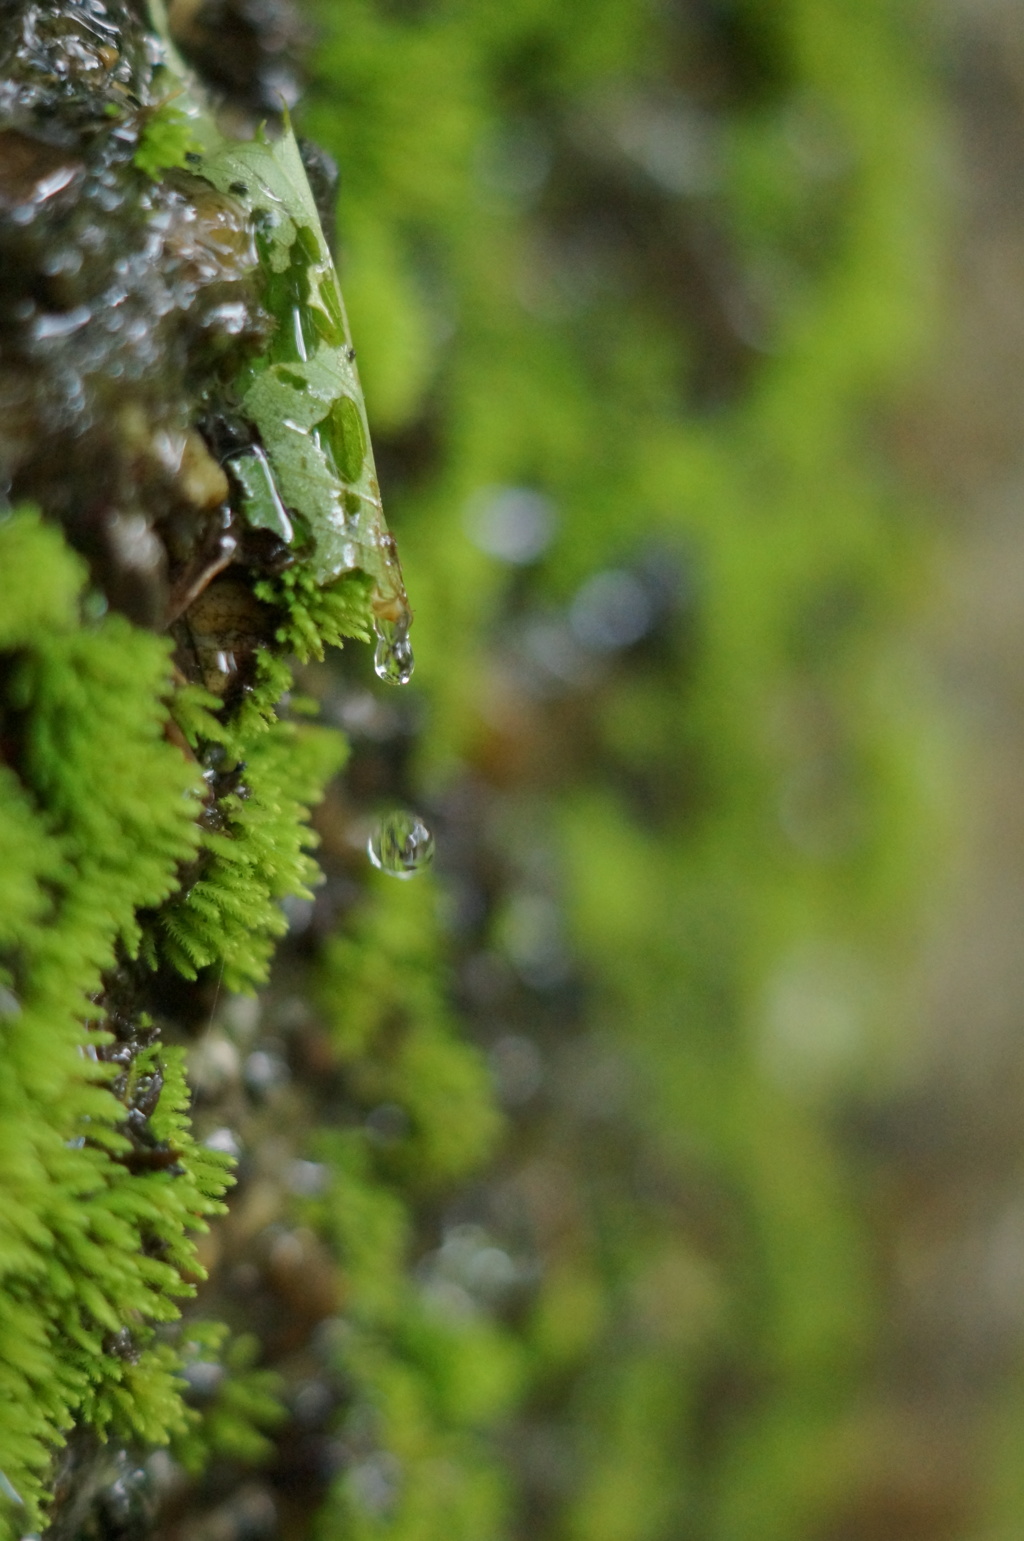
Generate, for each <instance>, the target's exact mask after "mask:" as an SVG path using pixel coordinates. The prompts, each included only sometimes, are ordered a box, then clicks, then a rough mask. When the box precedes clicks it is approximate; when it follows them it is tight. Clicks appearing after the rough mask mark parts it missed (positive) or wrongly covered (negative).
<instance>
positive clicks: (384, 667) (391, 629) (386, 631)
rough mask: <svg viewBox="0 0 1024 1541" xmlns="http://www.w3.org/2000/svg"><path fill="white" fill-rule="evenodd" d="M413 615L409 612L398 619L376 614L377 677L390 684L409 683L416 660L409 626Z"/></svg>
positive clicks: (375, 657)
mask: <svg viewBox="0 0 1024 1541" xmlns="http://www.w3.org/2000/svg"><path fill="white" fill-rule="evenodd" d="M411 623H412V616H411V615H409V614H408V612H407V613H406V614H405V615H403V616H402V617H401V618H400V619H399V620H397V621H390V620H387V619H385V617H383V616H380V615H378V616H374V620H373V629H374V631H375V632H376V634H377V649H376V652H375V653H374V655H373V667H374V670H375V672H376V675H377V678H378V679H381V680H387V682H388V684H389V685H408V683H409V681H410V680H411V679H412V671H413V669H414V668H415V666H416V660H415V659H414V658H413V656H412V643H411V642H410V641H409V627H410V625H411Z"/></svg>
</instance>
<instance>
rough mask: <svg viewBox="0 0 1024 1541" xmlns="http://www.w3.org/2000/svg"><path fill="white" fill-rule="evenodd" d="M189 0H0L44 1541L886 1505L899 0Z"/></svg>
mask: <svg viewBox="0 0 1024 1541" xmlns="http://www.w3.org/2000/svg"><path fill="white" fill-rule="evenodd" d="M166 12H167V18H168V26H169V32H170V36H171V37H172V39H173V45H174V49H176V50H180V56H179V54H178V53H176V52H174V51H173V50H172V51H171V52H168V50H167V40H166V39H165V38H164V37H162V35H161V34H160V33H159V32H158V31H157V30H154V28H153V26H152V24H151V23H152V20H153V18H151V17H150V16H149V13H148V11H147V10H146V9H145V8H144V7H143V6H142V4H141V0H140V3H137V4H136V3H132V4H127V3H125V4H118V3H117V0H74V3H72V0H58V3H56V4H47V5H42V4H28V3H21V0H13V3H8V4H5V5H3V6H2V7H0V465H2V473H3V478H4V486H3V489H2V490H3V494H4V510H3V513H2V514H0V851H2V853H3V854H2V859H0V1193H2V1194H3V1195H4V1199H3V1203H2V1204H0V1538H2V1541H7V1538H8V1537H10V1538H12V1541H13V1538H16V1537H21V1536H26V1535H35V1534H39V1533H41V1532H43V1531H48V1533H49V1534H50V1535H51V1536H52V1537H53V1538H56V1541H136V1538H140V1541H141V1538H149V1537H160V1538H165V1537H166V1538H168V1541H171V1538H173V1541H271V1538H274V1537H277V1536H280V1537H283V1538H288V1541H292V1538H294V1541H300V1538H302V1541H306V1538H309V1541H313V1538H322V1541H499V1538H501V1541H510V1538H515V1537H521V1538H523V1541H526V1538H530V1541H534V1538H550V1541H682V1538H689V1537H693V1538H694V1541H709V1538H710V1541H748V1538H749V1537H752V1536H756V1537H757V1538H758V1541H819V1538H820V1537H822V1536H832V1535H840V1534H841V1535H843V1536H846V1535H850V1536H854V1535H859V1534H861V1531H859V1530H858V1529H857V1524H858V1520H857V1515H858V1513H859V1512H860V1511H859V1508H858V1505H860V1504H861V1501H862V1499H863V1502H864V1504H865V1505H866V1506H867V1510H868V1511H870V1503H871V1499H872V1495H873V1494H874V1493H875V1491H876V1482H875V1479H876V1476H877V1471H876V1470H875V1467H874V1466H873V1464H872V1461H873V1459H874V1458H873V1457H872V1455H871V1453H870V1452H871V1450H872V1449H873V1448H875V1447H874V1446H873V1445H872V1442H871V1438H870V1429H869V1430H868V1433H867V1434H866V1433H865V1430H864V1424H863V1422H862V1421H861V1420H862V1418H863V1416H864V1415H863V1386H864V1367H865V1365H866V1364H868V1363H869V1362H870V1359H871V1354H872V1352H873V1345H874V1343H875V1338H874V1336H873V1334H874V1332H875V1323H876V1316H877V1309H878V1307H877V1299H876V1297H875V1294H874V1292H873V1285H872V1280H871V1279H870V1278H869V1277H868V1272H869V1271H868V1270H867V1269H866V1267H865V1266H864V1257H865V1251H864V1246H863V1238H864V1234H865V1230H866V1228H867V1227H868V1223H869V1222H868V1219H867V1218H866V1216H865V1212H864V1206H863V1205H862V1203H861V1200H860V1196H859V1189H858V1183H859V1178H858V1172H859V1171H860V1170H861V1167H860V1166H859V1165H858V1162H862V1159H863V1153H859V1152H858V1151H857V1150H856V1149H854V1148H853V1144H852V1141H851V1139H850V1138H847V1136H845V1135H840V1134H837V1132H836V1131H837V1129H842V1130H848V1129H849V1128H851V1127H853V1125H854V1124H855V1122H856V1120H855V1118H854V1117H853V1116H852V1112H855V1111H856V1109H857V1107H858V1106H859V1102H858V1098H867V1097H868V1096H869V1094H870V1086H871V1084H872V1082H871V1074H872V1072H871V1067H870V1064H869V1062H870V1061H871V1060H872V1057H873V1055H875V1053H876V1051H878V1049H879V1043H880V1042H881V1041H882V1038H881V1029H880V1018H881V1016H882V1015H884V1013H882V1012H881V1011H880V1008H879V1006H878V1002H879V1001H880V1000H883V999H884V998H885V995H886V991H885V980H886V978H887V977H888V976H887V975H886V972H885V971H886V968H887V967H888V964H889V961H890V960H891V954H892V951H893V949H894V948H895V947H896V946H897V944H898V939H899V935H900V934H902V933H901V927H902V926H903V925H904V924H905V921H906V916H907V914H909V912H910V909H911V908H912V906H911V905H910V903H909V901H908V887H909V885H910V879H909V878H908V877H907V876H906V874H907V873H911V872H915V871H918V870H920V868H921V865H922V854H921V853H922V848H923V846H924V844H925V842H924V839H923V836H922V829H923V827H924V825H925V824H926V823H927V816H926V812H922V808H923V807H925V806H926V804H927V798H926V797H924V796H923V794H922V793H921V784H922V783H921V776H920V774H919V770H920V761H921V758H922V756H923V755H924V753H925V751H926V748H927V744H928V728H927V725H925V724H922V723H921V722H920V721H919V720H918V718H917V717H916V716H915V713H914V711H912V710H910V709H908V706H907V699H906V696H905V695H901V694H900V689H901V687H900V681H901V680H902V679H903V678H904V671H905V660H904V658H903V655H902V653H901V648H900V642H899V635H898V634H899V625H900V617H901V615H902V614H903V611H904V609H905V608H906V606H907V604H908V603H909V598H908V596H909V591H910V590H911V589H912V588H913V585H914V582H915V581H916V574H917V572H918V568H917V565H916V564H917V561H918V551H919V544H920V532H919V531H918V530H917V528H916V526H915V523H914V518H913V517H912V516H910V515H908V513H907V511H906V509H905V508H904V506H903V504H902V502H901V494H900V493H899V491H898V489H897V488H895V487H894V485H893V482H892V480H891V478H890V476H889V474H888V472H887V471H885V470H884V469H883V468H882V467H881V465H880V462H879V456H878V452H877V439H876V437H874V435H875V434H876V430H877V414H878V412H880V410H881V408H880V407H879V403H880V402H883V401H884V400H885V398H886V393H887V392H889V391H890V390H891V389H892V387H893V384H894V382H896V381H898V380H899V379H900V378H901V372H902V371H903V370H904V369H905V368H906V362H907V360H908V359H909V358H911V357H912V356H913V355H914V352H915V348H916V347H917V344H918V341H919V339H918V336H917V333H916V331H915V323H914V322H913V321H912V319H910V318H912V317H913V316H914V315H916V314H917V312H916V309H915V306H916V304H917V299H918V297H919V295H920V292H921V288H922V284H923V283H924V277H923V275H926V274H927V273H928V271H929V264H930V263H931V262H933V260H934V251H933V240H932V235H931V229H932V226H931V223H930V221H931V217H932V216H931V211H930V206H929V191H928V189H929V179H928V174H927V171H926V169H924V168H925V163H926V160H927V157H926V156H925V155H924V154H923V153H922V149H921V146H922V143H923V141H924V137H925V134H926V129H927V127H928V125H929V124H930V122H931V117H930V113H931V110H932V109H931V104H930V102H929V99H928V90H927V86H926V83H925V81H924V77H923V71H922V60H923V57H924V53H923V50H922V47H921V36H920V33H919V31H918V30H917V27H916V23H915V21H914V17H913V15H912V14H911V12H912V8H906V9H902V10H899V11H898V14H896V12H894V8H892V7H890V6H887V5H884V4H881V3H875V0H870V3H868V4H863V5H860V4H858V5H847V4H845V3H843V0H828V3H827V4H820V3H818V0H786V3H784V4H781V5H767V4H764V5H762V4H760V3H758V0H742V3H737V4H732V3H723V4H721V5H719V4H714V5H707V4H704V3H697V0H694V3H689V0H679V3H674V4H668V5H659V6H652V7H650V8H649V9H648V8H646V7H643V6H639V5H628V4H625V3H624V0H601V3H599V4H595V5H593V6H586V7H582V6H581V7H575V6H561V7H559V6H557V5H554V6H553V5H549V4H534V3H533V0H519V3H517V4H515V5H505V4H501V5H497V4H495V5H490V4H481V5H475V6H471V7H460V6H457V5H446V4H437V5H433V4H419V3H405V0H403V3H394V0H343V3H340V4H335V3H333V0H332V3H326V0H325V3H323V4H320V3H313V0H310V3H309V4H308V5H307V6H305V7H302V8H301V9H300V8H296V7H293V6H292V5H290V4H288V3H286V0H260V3H258V4H257V3H251V0H203V3H201V4H200V3H194V0H173V3H171V4H169V5H168V6H167V7H166ZM162 15H163V12H162V11H161V16H162ZM161 26H162V22H161ZM181 58H184V60H185V61H186V65H182V63H181ZM186 67H187V68H190V69H191V70H193V71H195V72H196V74H195V76H194V77H189V76H186V74H185V73H184V70H185V68H186ZM303 70H305V71H306V73H307V75H308V82H307V89H306V90H305V92H304V94H302V93H300V91H299V82H300V80H301V78H302V73H303ZM193 80H194V81H195V82H196V84H195V85H194V88H193V85H192V84H189V82H190V81H193ZM183 82H184V83H185V84H186V90H185V91H184V92H183V93H182V94H181V95H177V94H176V93H178V92H179V90H180V88H181V86H182V83H183ZM197 103H198V106H197V105H196V104H197ZM425 104H429V111H427V110H426V107H425ZM285 106H286V107H288V108H289V109H294V110H295V116H296V122H297V123H298V125H299V127H300V129H302V130H303V131H308V132H309V133H310V134H311V135H312V137H313V139H315V140H316V141H317V143H322V144H323V146H324V147H325V148H324V150H323V151H319V150H316V149H315V148H314V147H313V146H312V145H309V144H307V143H306V142H305V141H302V149H301V157H302V160H303V162H304V164H305V167H306V169H307V171H308V174H309V177H310V182H311V184H312V191H310V190H304V191H303V192H302V193H301V197H300V201H299V204H295V203H294V197H295V195H294V193H293V190H292V188H291V184H289V186H281V185H279V184H277V183H275V180H274V179H275V178H277V177H278V176H279V174H280V173H281V168H282V166H283V165H284V159H285V152H283V151H282V152H280V154H278V156H277V158H276V159H275V158H274V157H273V156H272V155H271V152H270V150H269V149H268V147H267V143H268V142H265V141H261V140H260V138H259V132H260V123H261V121H262V120H263V119H270V120H272V121H271V123H270V125H269V132H270V138H271V139H272V138H273V133H274V131H275V128H276V127H280V126H281V125H280V123H279V118H280V117H281V116H283V114H282V108H283V107H285ZM222 134H223V135H224V136H227V137H226V138H222V137H221V135H222ZM229 141H230V142H234V143H235V144H236V148H235V149H232V148H231V145H230V143H229ZM282 142H284V141H282ZM287 143H288V145H289V149H288V151H287V155H288V156H291V155H292V150H291V148H290V146H291V141H287ZM254 146H255V147H256V148H253V147H254ZM298 153H299V152H298V151H297V150H296V151H295V154H298ZM332 155H333V156H334V157H336V159H337V162H338V164H339V165H340V166H341V172H342V188H343V201H342V219H341V249H342V257H343V263H342V272H343V277H344V287H345V295H346V299H347V300H348V302H349V303H350V305H351V307H352V314H353V321H354V323H355V343H356V344H358V348H359V364H360V367H361V368H362V370H363V375H364V378H365V381H366V385H367V393H368V400H369V406H370V409H371V410H370V422H371V424H372V425H373V427H374V443H375V447H376V450H377V455H378V461H379V464H380V467H381V474H382V480H383V482H384V488H385V493H386V495H387V499H388V507H389V510H390V509H392V508H394V509H397V510H398V511H399V512H398V514H397V516H396V523H400V527H401V544H402V554H403V559H404V561H405V562H406V564H407V568H408V570H409V574H410V588H411V590H412V592H413V598H414V601H415V603H416V605H417V611H418V616H417V630H418V631H420V633H421V637H422V647H421V648H420V652H421V655H422V656H421V661H420V665H419V673H418V675H417V681H420V682H422V683H421V684H420V685H419V687H417V685H416V684H414V686H413V687H412V690H411V691H409V692H405V693H402V692H391V693H388V691H387V688H386V687H383V686H382V687H380V688H378V686H377V684H376V681H375V680H374V678H373V675H372V671H371V669H370V667H369V664H368V650H367V649H366V648H365V647H363V646H362V645H361V643H362V641H364V640H366V639H367V638H368V637H369V635H370V632H371V628H372V626H373V624H374V622H375V621H376V622H377V624H378V625H381V624H383V625H384V626H385V627H386V626H392V627H394V626H397V627H398V630H399V634H400V635H399V641H401V640H402V637H403V635H404V633H402V627H403V626H404V624H405V621H404V615H405V612H404V611H403V609H402V604H404V590H400V585H401V575H400V571H398V570H397V569H396V568H395V566H394V562H395V557H394V548H393V546H392V545H391V544H390V542H389V538H388V537H387V532H386V527H384V526H383V525H382V524H380V522H379V518H380V513H379V506H378V503H377V502H376V501H375V500H376V499H377V490H376V480H375V473H374V471H373V462H372V454H371V451H370V449H369V440H368V438H367V419H366V416H365V414H364V412H363V408H362V397H361V394H358V396H357V395H356V394H353V392H354V389H355V388H354V386H353V384H352V382H353V381H354V364H355V360H354V358H352V357H350V353H351V352H352V350H353V346H354V343H353V337H352V335H351V334H350V333H349V332H348V329H347V321H346V319H345V316H344V307H343V306H342V305H341V301H340V293H339V295H338V300H337V306H336V305H335V301H334V297H333V290H332V289H331V288H330V285H331V283H333V278H332V277H330V276H328V275H329V266H328V258H327V246H326V239H325V236H324V234H323V233H322V232H321V231H320V229H319V226H318V225H316V224H315V222H309V210H310V208H311V207H312V203H313V200H314V199H315V200H316V201H317V202H318V203H319V206H320V208H321V210H322V212H323V214H324V217H325V220H326V222H327V223H328V224H329V222H330V205H331V185H332V180H333V173H332V169H331V168H332V162H331V156H332ZM246 157H249V159H248V161H247V160H246ZM290 164H291V163H290ZM293 169H294V167H293ZM291 175H292V173H291V172H289V177H290V176H291ZM271 184H273V185H274V186H277V189H278V190H277V193H273V191H272V187H271ZM261 189H262V191H261ZM268 189H270V192H268ZM268 214H269V215H270V216H271V217H270V218H267V215H268ZM328 234H330V232H329V231H328ZM284 318H286V319H287V323H288V324H287V325H285V324H283V319H284ZM325 347H326V348H329V349H330V350H332V351H331V352H330V357H329V360H328V359H327V355H325V354H324V353H323V352H321V351H320V350H321V349H322V348H325ZM343 400H344V401H348V402H350V403H351V405H349V406H347V407H345V406H342V405H340V403H341V402H342V401H343ZM285 418H287V419H288V421H289V423H291V425H292V426H291V427H289V429H288V432H287V434H279V433H278V428H279V426H280V424H279V422H278V420H281V421H283V420H284V419H285ZM292 434H295V435H298V436H299V438H295V437H289V435H292ZM302 435H306V436H307V437H306V439H303V438H302ZM310 446H311V447H310ZM325 468H326V470H327V471H330V472H331V474H332V477H334V478H335V480H332V482H331V486H332V488H334V490H333V491H330V492H329V493H328V494H323V488H324V485H325V483H324V473H325ZM335 481H336V485H335ZM321 494H323V496H324V497H325V498H326V501H325V502H318V499H319V498H320V497H321ZM321 521H326V525H329V526H330V528H331V531H332V535H331V539H330V540H328V539H327V537H326V536H325V535H324V529H325V527H326V526H325V524H324V523H322V522H321ZM346 534H347V535H348V536H349V537H350V539H349V540H346V539H343V538H342V537H343V536H345V535H346ZM335 537H337V539H335ZM325 580H326V581H325ZM346 639H351V640H353V641H354V642H357V643H358V644H359V645H356V646H353V647H348V646H345V647H344V648H343V649H339V648H337V646H334V645H336V644H338V643H340V642H342V641H345V640H346ZM328 645H332V646H334V651H333V654H331V655H330V656H329V659H328V662H327V664H326V665H322V666H321V665H319V664H316V663H314V662H313V660H316V659H317V658H318V657H319V656H320V655H321V654H322V653H323V652H324V649H325V648H326V647H327V646H328ZM431 660H433V662H432V663H431ZM894 682H895V683H894ZM339 771H343V775H339V774H338V772H339ZM396 805H397V806H398V807H400V808H407V807H414V808H416V809H417V810H419V811H422V812H423V813H424V814H425V815H426V817H427V819H428V822H429V823H430V825H431V827H432V828H434V829H436V831H437V834H438V850H439V866H440V867H441V868H442V871H441V874H440V881H437V880H435V879H434V878H431V877H424V878H422V879H419V880H417V882H415V883H409V884H396V883H393V882H390V883H389V881H388V880H387V879H386V878H384V877H379V876H378V875H377V874H375V873H374V872H373V871H372V869H371V868H370V865H369V863H368V861H367V857H366V841H367V835H368V832H369V827H370V819H371V816H373V817H376V814H377V813H378V812H379V811H380V809H381V808H386V807H388V806H391V807H394V806H396ZM314 849H315V853H316V854H315V861H314V855H313V852H314ZM865 981H866V982H865ZM794 1002H795V1005H794V1004H793V1003H794ZM780 1003H781V1004H780ZM791 1008H792V1009H791ZM819 1011H822V1012H824V1013H825V1015H826V1016H827V1018H828V1020H829V1021H838V1022H839V1024H840V1027H839V1029H837V1032H836V1034H835V1035H834V1037H835V1041H834V1042H830V1043H827V1044H826V1045H825V1048H824V1049H822V1050H820V1051H819V1048H818V1043H819V1040H818V1038H817V1036H816V1035H815V1033H814V1032H813V1031H811V1030H809V1029H808V1028H807V1027H806V1023H807V1022H808V1021H816V1020H817V1017H816V1013H818V1012H819ZM829 1013H831V1015H829ZM851 1020H853V1021H855V1022H856V1023H857V1024H859V1025H858V1027H857V1030H856V1031H854V1032H851V1033H850V1034H847V1036H846V1037H843V1024H844V1023H847V1022H849V1021H851ZM794 1022H795V1023H796V1026H795V1027H794V1026H793V1023H794ZM801 1024H804V1026H803V1027H801ZM858 1033H859V1034H860V1036H858ZM851 1110H852V1111H851ZM912 1501H914V1494H911V1495H910V1498H909V1499H908V1502H912ZM865 1533H867V1532H865ZM901 1541H902V1536H901Z"/></svg>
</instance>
